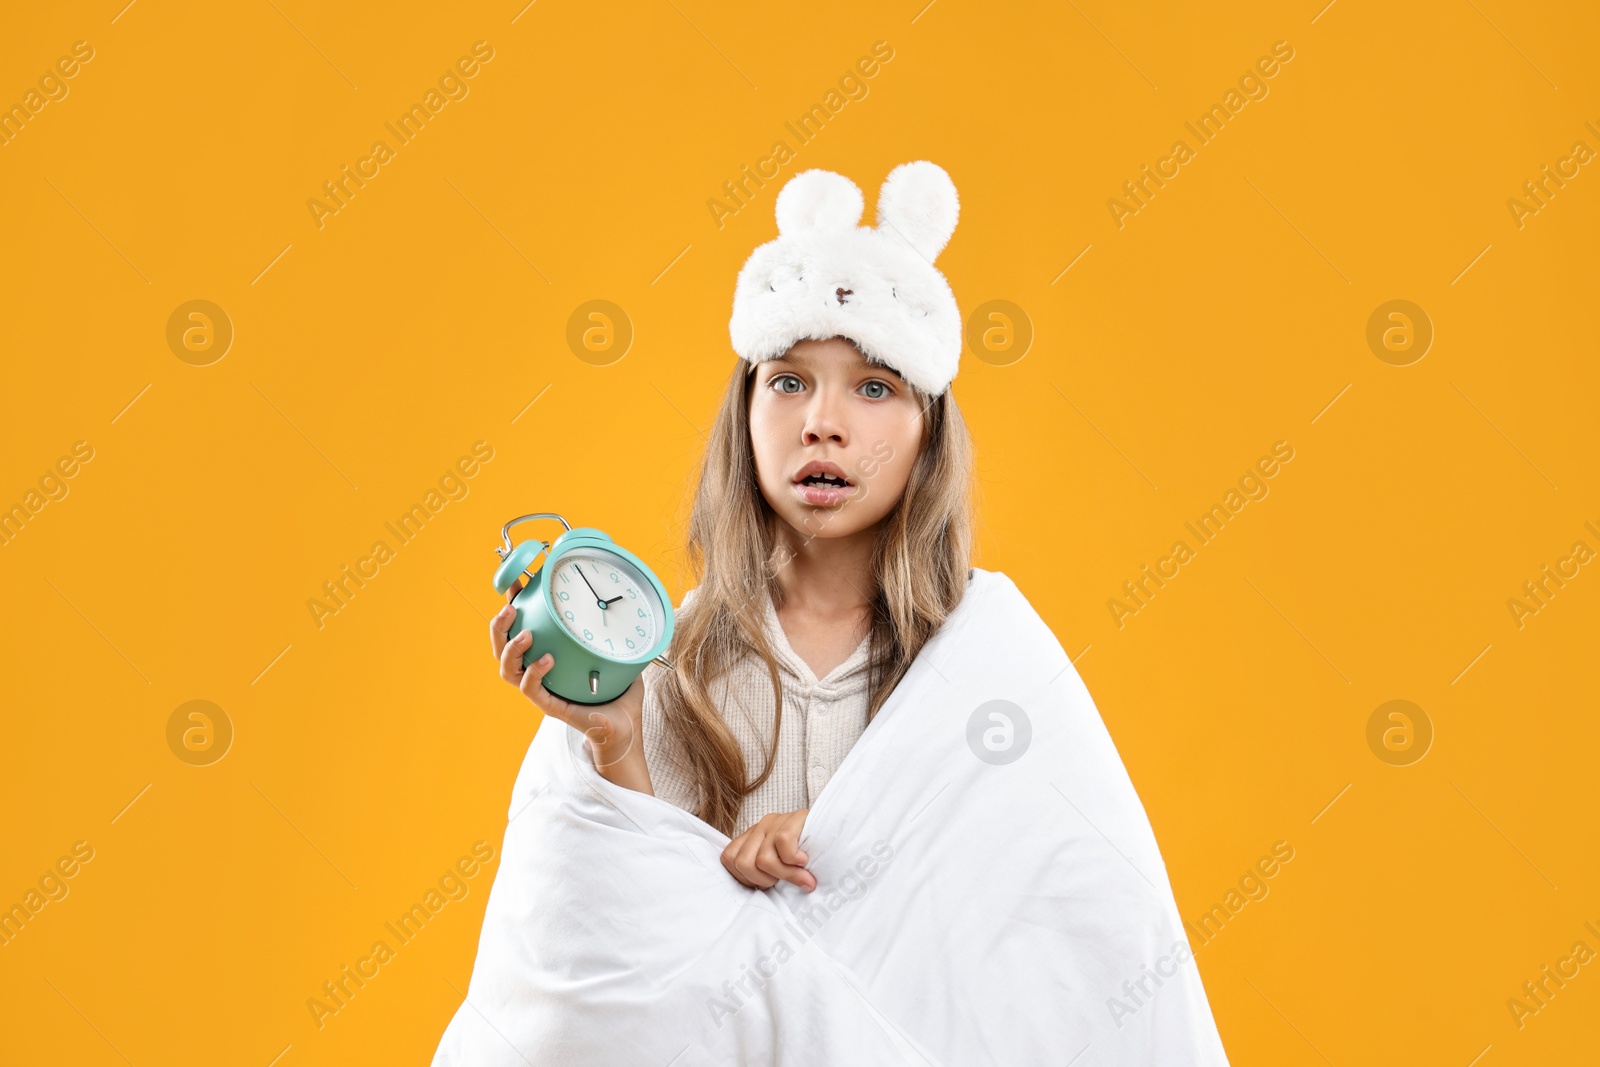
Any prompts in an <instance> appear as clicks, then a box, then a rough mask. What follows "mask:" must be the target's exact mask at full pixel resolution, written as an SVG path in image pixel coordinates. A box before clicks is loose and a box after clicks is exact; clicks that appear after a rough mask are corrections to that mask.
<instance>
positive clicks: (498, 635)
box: [489, 604, 517, 659]
mask: <svg viewBox="0 0 1600 1067" xmlns="http://www.w3.org/2000/svg"><path fill="white" fill-rule="evenodd" d="M516 614H517V609H516V608H514V607H512V606H511V605H510V604H507V605H506V606H505V607H503V608H501V609H500V610H499V611H497V612H495V614H494V618H492V619H490V620H489V648H490V649H492V650H493V652H494V658H495V659H499V658H500V653H502V652H504V651H505V650H506V636H507V635H508V634H509V633H510V632H511V620H512V619H513V618H514V617H515V616H516Z"/></svg>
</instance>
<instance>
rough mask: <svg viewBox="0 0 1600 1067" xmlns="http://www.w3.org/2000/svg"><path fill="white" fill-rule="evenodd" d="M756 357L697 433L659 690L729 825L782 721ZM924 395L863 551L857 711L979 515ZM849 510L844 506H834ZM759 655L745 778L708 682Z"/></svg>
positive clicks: (951, 419) (882, 681) (968, 541)
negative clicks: (753, 413)
mask: <svg viewBox="0 0 1600 1067" xmlns="http://www.w3.org/2000/svg"><path fill="white" fill-rule="evenodd" d="M754 372H755V364H753V363H748V362H746V361H744V360H740V361H739V365H738V366H736V367H735V368H734V373H733V375H732V376H731V377H730V379H729V381H728V386H727V389H726V391H725V392H724V394H723V398H722V406H721V408H720V410H719V411H718V412H717V419H716V424H715V426H713V427H712V430H711V437H710V439H709V441H707V443H706V452H705V458H704V460H703V461H702V463H701V468H700V478H699V484H698V485H697V487H696V489H695V494H694V506H693V510H692V511H691V513H690V516H689V533H688V544H687V554H688V562H689V566H690V569H691V571H692V572H693V574H694V575H695V576H696V578H697V579H698V582H697V584H696V586H695V589H694V596H693V598H692V599H691V600H690V602H689V604H688V605H686V606H685V607H684V608H683V609H681V610H680V611H679V612H678V617H677V620H676V624H675V626H674V631H673V636H672V644H671V648H670V650H669V652H668V658H669V659H671V661H672V663H673V664H674V669H673V670H671V671H663V672H662V676H661V683H660V687H659V693H660V699H661V708H662V717H663V728H664V730H665V731H666V732H667V733H668V734H669V735H670V736H671V738H672V739H673V740H675V741H676V743H677V744H676V747H677V748H678V750H679V751H680V752H681V753H682V754H683V756H684V757H685V758H686V761H687V767H686V769H687V770H688V772H689V773H690V775H691V777H692V778H693V779H694V781H695V782H696V783H698V786H699V795H700V801H699V808H698V810H697V811H696V812H695V814H696V815H697V816H698V817H699V818H700V819H702V820H704V821H705V822H706V823H709V824H710V825H712V826H715V827H716V828H717V829H718V830H720V831H721V832H722V833H724V834H728V835H732V833H733V828H734V826H735V825H736V824H737V821H738V817H739V811H740V808H741V806H742V804H743V801H744V798H745V797H746V796H748V795H749V794H750V793H751V792H753V791H754V790H755V789H757V788H758V787H759V786H760V785H761V784H762V783H763V782H765V781H766V780H767V778H768V777H769V776H770V775H771V773H772V769H773V763H774V760H775V758H776V755H777V748H778V737H779V731H780V729H781V726H782V722H783V688H782V685H781V683H780V680H779V674H778V661H777V657H776V655H775V654H774V651H773V649H772V647H771V645H770V643H769V642H768V641H767V637H766V628H765V625H764V623H765V611H766V609H765V605H764V598H765V597H768V596H770V597H771V598H772V602H773V604H774V605H778V606H781V604H782V599H781V597H782V594H781V590H780V588H779V586H778V583H777V580H776V577H775V575H776V568H777V567H779V566H781V565H782V559H781V555H780V553H781V550H782V546H781V544H780V542H779V541H778V540H777V536H776V531H775V524H776V523H778V522H781V521H782V520H781V519H779V518H778V515H777V513H776V512H775V511H773V510H772V507H771V505H770V504H768V503H767V501H766V498H765V497H764V496H763V495H762V494H761V488H760V484H759V482H758V481H757V477H756V463H755V453H754V449H753V446H752V443H751V439H750V398H751V392H752V389H753V385H754V381H755V373H754ZM912 392H913V394H914V395H915V396H916V399H917V401H918V402H919V403H920V404H921V405H923V407H924V411H923V419H924V426H923V439H922V445H921V448H920V451H919V452H918V454H917V458H916V462H915V464H914V465H913V467H912V469H911V474H910V476H909V480H908V481H907V483H906V487H905V491H904V493H903V494H902V495H901V498H900V500H899V501H897V502H896V504H895V506H894V507H893V508H892V509H891V510H890V512H889V514H888V515H887V516H886V517H885V521H884V526H883V529H882V532H881V534H880V536H879V538H878V541H877V544H876V546H875V547H874V550H873V555H872V566H873V573H874V575H875V578H876V588H875V590H874V595H873V598H872V605H871V606H872V626H871V632H870V635H869V640H870V643H869V645H868V659H869V663H870V667H869V671H870V673H869V681H868V692H869V694H870V695H869V701H868V708H867V721H869V722H870V721H871V720H872V718H873V717H874V716H876V715H877V713H878V709H879V708H881V707H882V706H883V702H884V701H885V700H887V699H888V698H889V694H890V693H892V692H893V691H894V688H895V686H896V685H898V684H899V682H900V679H901V677H902V676H904V674H905V672H906V671H907V670H908V669H909V668H910V666H911V662H912V661H913V660H914V659H916V656H917V653H918V652H919V651H920V650H921V649H922V646H923V645H924V644H925V643H926V642H927V641H928V639H929V638H930V637H932V636H933V635H934V633H936V632H937V631H938V629H939V627H940V626H941V625H942V624H943V623H944V620H945V618H946V617H947V616H949V614H950V612H951V611H953V610H954V609H955V606H956V604H958V603H959V602H960V600H961V597H962V595H963V594H964V593H965V592H966V587H967V573H968V568H969V566H970V565H971V564H970V560H971V555H972V546H973V525H974V520H975V515H976V511H977V500H976V492H975V481H974V478H973V475H972V465H973V458H972V456H973V452H972V439H971V437H970V436H969V435H968V432H967V426H966V422H965V421H964V420H963V419H962V417H961V412H960V409H958V408H957V407H956V402H955V397H954V396H953V395H952V394H951V392H950V390H949V389H946V390H945V391H944V393H943V394H942V395H940V396H938V397H937V398H935V397H930V396H928V395H927V394H925V393H922V392H920V391H918V390H916V389H913V390H912ZM846 506H848V505H846ZM751 654H754V655H756V656H758V657H760V658H761V660H763V661H764V662H765V664H766V667H767V673H768V674H769V675H770V676H771V678H772V693H773V700H774V702H775V711H774V718H773V730H772V741H771V745H770V747H769V748H768V750H767V755H766V766H765V767H764V768H762V771H761V773H760V775H758V776H757V777H756V778H755V780H754V781H748V780H747V768H746V766H745V760H744V754H743V752H742V750H741V749H740V746H739V742H738V740H737V739H736V738H735V737H734V735H733V732H732V731H731V730H730V729H729V727H728V724H727V723H726V722H725V721H724V720H723V718H722V715H721V713H720V712H719V711H718V709H717V706H716V704H715V703H714V702H713V700H712V697H711V691H710V688H709V683H710V682H712V681H713V680H715V679H716V678H717V677H719V676H720V675H721V674H723V673H724V672H725V671H727V670H728V669H729V668H731V667H732V666H733V665H734V664H735V663H737V662H738V661H739V660H741V659H742V658H743V657H745V656H747V655H751Z"/></svg>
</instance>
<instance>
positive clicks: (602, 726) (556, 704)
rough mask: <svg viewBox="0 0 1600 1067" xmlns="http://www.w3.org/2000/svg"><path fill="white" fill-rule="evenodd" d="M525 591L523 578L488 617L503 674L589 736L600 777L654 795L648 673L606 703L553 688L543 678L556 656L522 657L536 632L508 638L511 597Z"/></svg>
mask: <svg viewBox="0 0 1600 1067" xmlns="http://www.w3.org/2000/svg"><path fill="white" fill-rule="evenodd" d="M521 590H522V580H521V579H520V578H519V579H518V580H517V581H515V582H513V583H512V585H511V589H510V591H509V592H508V593H507V595H506V601H507V603H506V606H505V607H503V608H501V609H500V611H499V612H498V613H497V614H496V615H495V617H494V618H492V619H490V620H489V644H490V647H491V648H492V649H493V651H494V656H495V658H496V659H498V660H499V661H500V677H501V678H503V679H505V680H506V681H507V682H510V683H511V684H512V685H514V686H516V687H517V688H518V689H520V690H521V691H522V695H523V696H525V697H527V698H528V699H529V700H531V701H533V704H534V706H535V707H537V708H538V709H539V710H540V711H542V712H544V713H545V714H546V715H550V716H553V717H554V718H557V719H559V720H561V721H562V722H564V723H566V724H567V725H568V726H570V727H572V728H573V729H574V730H577V731H579V732H580V733H582V734H583V735H584V736H585V737H587V738H588V739H589V752H590V755H591V756H592V757H593V758H594V765H595V769H596V770H598V771H599V772H600V773H601V775H603V776H604V777H605V778H607V779H609V780H610V781H612V782H615V783H617V784H618V785H622V786H626V787H628V788H630V789H636V790H638V791H640V792H643V793H653V792H654V790H653V789H652V788H651V786H650V773H649V770H648V768H647V767H646V765H645V758H644V744H643V738H644V675H643V674H640V676H639V677H637V678H635V679H634V680H633V684H632V685H630V686H629V687H628V688H627V689H626V690H624V691H623V693H622V695H621V696H619V697H617V698H616V699H615V700H611V701H607V702H606V703H604V704H576V703H574V702H572V701H570V700H567V699H566V698H564V697H560V696H557V695H556V694H554V693H552V692H550V690H548V689H546V688H545V687H544V685H543V681H544V676H545V675H546V674H548V673H549V672H550V668H551V667H553V666H554V665H555V659H554V657H553V656H552V655H551V654H550V653H548V652H546V653H545V654H544V656H543V657H541V658H540V659H537V660H535V661H534V662H533V664H532V665H531V666H529V667H526V668H525V667H523V665H522V657H523V654H524V653H526V652H527V651H528V643H529V642H530V641H532V639H533V635H532V634H531V633H529V632H528V631H526V630H524V631H523V632H522V633H520V634H518V635H517V636H516V637H515V638H514V639H511V640H507V636H508V635H509V634H510V632H511V620H512V618H513V617H514V616H515V614H516V609H515V608H513V607H512V606H511V603H510V601H511V599H512V598H513V597H515V596H516V595H517V593H518V592H520V591H521Z"/></svg>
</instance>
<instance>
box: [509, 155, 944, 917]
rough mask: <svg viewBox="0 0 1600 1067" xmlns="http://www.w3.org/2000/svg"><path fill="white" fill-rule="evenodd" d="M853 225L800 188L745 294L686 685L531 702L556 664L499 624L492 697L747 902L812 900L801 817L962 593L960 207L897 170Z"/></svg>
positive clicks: (708, 491)
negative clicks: (954, 249)
mask: <svg viewBox="0 0 1600 1067" xmlns="http://www.w3.org/2000/svg"><path fill="white" fill-rule="evenodd" d="M861 208H862V202H861V194H860V191H859V190H858V189H856V187H855V185H854V184H853V183H851V182H849V181H848V180H847V179H844V178H842V177H840V176H839V175H837V174H830V173H828V172H825V171H808V172H806V173H804V174H801V175H798V176H797V177H796V178H794V179H793V180H792V181H790V182H789V183H788V184H787V185H785V187H784V189H783V191H782V193H780V195H779V198H778V204H777V213H778V222H779V229H780V237H779V239H777V240H775V241H772V242H769V243H768V244H767V245H764V246H762V247H761V248H758V249H757V250H756V252H755V253H753V254H752V255H751V257H750V260H749V261H748V262H747V263H746V265H745V268H744V270H743V271H742V272H741V274H740V279H739V284H738V287H737V290H736V296H735V303H734V315H733V319H732V321H731V323H730V329H731V331H732V333H733V335H734V342H735V348H736V349H737V350H738V351H739V354H740V355H741V357H743V362H742V363H741V364H740V365H739V366H738V368H736V370H735V372H734V374H733V376H732V378H731V379H730V381H729V383H728V387H727V390H726V392H725V394H724V396H723V402H722V407H721V410H720V411H719V412H718V415H717V419H716V424H715V426H714V428H713V430H712V433H711V437H710V440H709V442H708V445H707V449H706V454H705V458H704V461H703V465H702V468H701V473H700V481H699V486H698V490H697V492H696V495H695V500H694V507H693V512H692V514H691V517H690V521H689V541H688V551H689V557H690V560H691V563H692V566H693V568H694V570H695V571H696V572H697V573H699V574H700V575H701V578H700V582H699V584H698V585H697V586H696V587H695V588H694V589H692V590H691V591H690V592H689V593H688V594H687V595H686V596H685V598H684V601H683V604H682V605H681V606H680V608H679V610H678V613H677V621H676V626H675V631H674V636H673V641H672V647H671V650H670V652H669V658H670V660H671V661H672V662H673V663H674V664H675V665H676V669H675V670H672V671H668V670H665V669H662V668H660V667H657V666H654V665H652V666H651V667H650V668H649V669H648V670H647V671H646V673H645V674H643V675H641V677H640V678H639V679H637V680H636V681H635V682H634V684H633V686H632V687H630V688H629V689H628V690H627V692H625V693H624V694H623V695H622V696H621V697H619V698H617V699H616V700H615V701H612V702H611V703H609V704H607V705H605V706H604V707H603V708H600V709H598V710H596V709H594V708H592V707H590V706H586V705H579V704H573V703H570V702H568V701H566V700H563V699H562V698H561V697H558V696H556V695H554V694H553V693H551V692H550V691H549V690H547V689H545V688H544V686H543V685H541V684H540V680H541V679H542V678H543V676H544V675H545V674H546V673H547V672H548V671H549V669H550V668H551V666H553V663H554V661H553V658H552V657H551V656H549V655H546V656H545V657H543V658H542V659H541V660H539V661H536V662H535V663H534V664H532V665H531V666H530V667H528V668H527V669H526V670H524V669H523V665H522V655H523V653H524V652H525V651H526V650H527V643H528V641H529V640H531V637H530V635H529V634H527V633H526V632H524V633H523V634H520V635H519V636H518V637H517V639H515V640H513V641H509V642H508V641H507V640H506V635H507V632H508V630H509V627H510V625H511V619H512V616H513V612H512V610H511V608H510V607H509V605H508V606H507V607H506V608H505V609H503V610H502V611H501V612H500V613H499V614H498V615H496V616H495V618H494V619H492V620H491V622H490V639H491V645H492V648H493V651H494V654H495V656H496V658H497V659H499V660H500V676H501V677H502V678H503V679H505V680H506V681H508V682H510V683H512V684H513V685H516V686H517V687H518V688H519V689H520V690H521V691H522V692H523V693H524V694H525V695H526V696H527V697H528V698H529V699H530V700H531V701H533V703H534V704H535V705H536V706H537V707H539V708H540V710H541V711H543V712H544V713H546V714H548V715H552V716H554V717H556V718H557V719H560V720H561V721H563V722H566V723H568V724H569V725H571V726H573V727H574V728H575V729H578V730H580V731H585V732H586V734H587V737H588V739H589V750H590V752H591V754H592V756H593V759H594V763H595V766H596V768H597V769H598V770H599V771H600V773H601V774H602V775H604V776H605V777H606V778H607V779H609V780H611V781H612V782H615V783H617V784H619V785H624V786H627V787H628V788H631V789H636V790H640V791H642V792H646V793H652V794H655V795H657V796H660V797H662V798H664V799H667V800H669V801H671V802H672V803H674V804H677V805H678V806H679V807H682V808H685V809H686V810H689V811H691V812H693V813H694V814H695V815H697V816H698V817H699V818H701V819H703V820H704V821H705V822H707V823H709V824H710V825H712V826H714V827H716V828H717V829H718V830H720V831H722V832H723V833H724V834H728V835H730V836H732V840H731V841H730V843H729V844H728V846H727V848H726V849H725V850H724V852H723V856H722V860H723V864H724V866H726V867H727V869H728V870H729V872H730V873H731V874H732V875H733V876H734V877H735V878H737V879H738V880H739V881H740V882H742V883H744V884H745V885H748V886H753V887H759V888H768V887H770V886H772V885H774V884H775V883H776V882H777V880H779V879H785V880H788V881H792V882H794V883H795V884H796V885H799V886H801V887H802V888H804V889H806V890H807V891H810V890H813V889H815V887H816V881H815V879H814V878H813V877H812V875H811V874H810V873H809V872H808V871H807V870H806V869H805V864H806V859H807V857H806V855H805V854H804V853H803V852H801V851H799V849H798V847H797V842H798V839H799V837H800V831H801V827H802V826H803V824H804V821H805V816H806V812H807V810H808V808H809V805H810V801H811V798H813V797H814V796H816V795H817V793H819V792H820V791H821V789H822V787H823V786H824V785H825V784H826V783H827V781H828V779H829V778H830V777H831V776H832V774H833V772H834V771H835V770H836V769H837V768H838V766H839V764H840V763H841V762H842V761H843V759H844V757H845V755H846V754H847V753H848V752H849V750H850V747H851V745H852V744H853V743H854V742H855V740H856V739H857V738H858V737H860V735H861V733H862V731H863V730H864V729H865V728H866V725H867V723H868V722H869V721H871V719H872V717H873V716H874V715H875V714H876V712H877V710H878V708H880V707H881V706H882V705H883V703H884V701H885V700H887V699H888V697H889V695H890V694H891V693H892V692H893V691H894V688H895V685H896V684H897V683H898V682H899V680H900V678H901V677H902V676H903V675H904V674H905V672H906V670H907V669H908V668H909V667H910V665H911V662H912V661H913V660H914V659H915V658H916V656H917V653H918V651H919V650H920V649H921V648H922V646H923V644H924V643H926V642H927V640H928V639H929V638H930V637H932V636H933V634H934V633H935V632H936V631H937V630H938V629H939V626H940V624H941V623H942V622H943V621H944V620H945V618H946V617H947V616H948V615H949V614H950V612H951V611H952V610H953V609H954V608H955V606H956V604H957V603H958V602H959V601H960V599H961V597H962V594H963V593H964V592H965V589H966V584H967V581H968V579H969V578H970V576H971V570H970V567H969V556H970V554H971V550H972V525H973V521H972V511H973V501H972V450H971V443H970V439H969V437H968V434H967V429H966V424H965V423H964V422H963V420H962V418H961V413H960V410H959V409H958V408H957V406H956V402H955V398H954V397H953V396H952V395H951V394H950V392H949V388H948V386H949V382H950V379H951V378H953V377H954V372H955V364H956V361H957V359H958V357H959V353H960V346H961V341H960V317H959V313H958V312H957V311H956V307H955V301H954V297H953V295H952V294H951V293H950V290H949V286H948V285H947V284H945V281H944V278H943V276H942V275H940V274H939V272H938V271H937V270H936V269H935V268H934V267H933V264H932V260H933V258H934V257H935V256H936V255H937V254H938V252H939V250H940V249H942V248H943V246H944V244H945V243H946V242H947V241H948V239H949V237H950V233H951V232H952V231H953V230H954V227H955V220H956V214H957V202H956V194H955V188H954V186H953V185H952V184H951V183H950V179H949V177H948V176H947V175H946V174H945V172H944V171H943V170H942V169H940V168H939V167H937V166H935V165H934V164H932V163H911V164H905V165H902V166H901V167H898V168H896V170H895V171H894V172H893V173H891V175H890V176H889V179H888V180H887V181H886V182H885V183H884V187H883V192H882V195H881V197H880V200H879V222H880V226H879V228H878V229H877V230H871V229H866V228H859V229H857V228H855V226H854V223H855V221H856V219H857V218H859V216H860V214H861ZM808 273H809V274H810V275H811V279H812V280H811V282H810V283H809V284H808V283H807V281H806V275H807V274H808ZM780 286H781V287H782V288H781V289H780ZM908 379H910V380H908ZM520 589H521V583H520V582H519V583H517V584H516V585H514V586H513V587H512V588H511V590H510V596H515V595H516V593H517V592H518V590H520ZM691 603H692V605H693V607H692V609H691V606H690V605H691ZM752 768H759V770H758V771H757V772H756V773H755V774H754V776H753V777H752V775H751V770H752Z"/></svg>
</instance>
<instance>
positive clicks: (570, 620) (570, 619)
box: [561, 608, 577, 622]
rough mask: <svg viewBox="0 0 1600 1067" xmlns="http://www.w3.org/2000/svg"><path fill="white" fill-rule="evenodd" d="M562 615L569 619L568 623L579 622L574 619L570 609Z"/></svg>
mask: <svg viewBox="0 0 1600 1067" xmlns="http://www.w3.org/2000/svg"><path fill="white" fill-rule="evenodd" d="M561 614H563V615H565V616H566V617H567V621H568V622H576V621H577V620H576V619H575V618H573V616H572V611H571V609H570V608H569V609H568V610H566V611H563V612H562V613H561Z"/></svg>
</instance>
